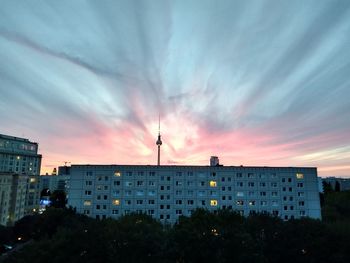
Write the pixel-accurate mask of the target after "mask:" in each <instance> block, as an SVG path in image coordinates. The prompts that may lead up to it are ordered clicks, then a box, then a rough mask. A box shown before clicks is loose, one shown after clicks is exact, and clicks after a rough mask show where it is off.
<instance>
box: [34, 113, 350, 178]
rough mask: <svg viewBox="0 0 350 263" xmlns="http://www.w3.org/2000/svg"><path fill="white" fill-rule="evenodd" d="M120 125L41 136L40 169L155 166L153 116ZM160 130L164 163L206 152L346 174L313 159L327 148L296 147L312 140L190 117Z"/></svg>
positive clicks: (223, 158) (229, 159) (187, 161)
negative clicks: (223, 128) (278, 137)
mask: <svg viewBox="0 0 350 263" xmlns="http://www.w3.org/2000/svg"><path fill="white" fill-rule="evenodd" d="M120 127H124V128H122V129H117V130H114V129H111V128H109V127H104V128H106V129H105V130H101V129H99V130H101V131H102V132H101V133H99V134H94V135H92V136H91V135H89V136H78V137H77V138H73V137H65V138H63V137H60V138H59V139H56V140H55V139H54V140H52V142H51V143H49V144H46V143H47V142H46V141H45V140H44V141H43V142H41V143H40V146H41V149H42V150H41V154H42V155H43V161H42V170H41V173H42V174H45V173H48V174H51V172H52V170H53V168H54V167H57V166H62V165H64V162H66V161H69V162H71V164H145V165H148V164H151V165H152V164H154V165H155V164H156V162H157V148H156V147H157V146H156V144H155V141H156V137H157V132H158V123H157V121H150V122H149V123H148V124H146V125H145V128H144V129H140V128H138V127H133V126H130V124H128V123H126V124H121V126H120ZM161 134H162V140H163V145H162V146H161V164H163V165H208V164H209V158H210V156H212V155H216V156H218V157H219V159H220V163H222V164H224V165H245V166H312V167H318V172H319V175H320V176H329V175H332V174H334V175H337V176H339V175H340V176H342V175H344V176H346V175H349V174H350V173H349V170H350V167H349V166H348V165H344V164H341V163H340V164H339V165H338V164H337V163H335V164H332V162H329V163H331V164H324V163H322V162H318V160H319V159H320V160H322V159H324V158H325V156H324V155H325V154H327V152H320V151H318V152H317V151H316V152H314V151H311V150H310V151H308V152H300V149H306V150H307V147H304V146H303V145H306V146H309V145H312V144H313V142H312V141H299V142H298V143H296V144H295V143H284V142H282V143H279V144H273V143H271V142H270V141H273V140H274V139H275V138H274V137H273V135H269V134H263V133H260V132H259V130H257V131H254V130H249V129H241V130H237V131H227V132H217V131H208V130H207V129H205V127H201V126H200V125H198V124H195V122H193V121H191V120H190V119H186V118H180V117H179V116H176V115H173V116H170V117H167V118H164V119H163V120H162V123H161ZM316 143H317V142H316ZM303 147H304V148H303ZM333 154H334V151H333ZM305 156H306V157H305ZM314 156H316V157H315V158H314ZM311 157H312V158H311Z"/></svg>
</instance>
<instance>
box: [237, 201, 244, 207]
mask: <svg viewBox="0 0 350 263" xmlns="http://www.w3.org/2000/svg"><path fill="white" fill-rule="evenodd" d="M236 204H237V205H238V206H242V205H243V204H244V202H243V200H237V201H236Z"/></svg>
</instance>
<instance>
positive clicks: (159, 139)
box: [156, 114, 162, 166]
mask: <svg viewBox="0 0 350 263" xmlns="http://www.w3.org/2000/svg"><path fill="white" fill-rule="evenodd" d="M156 145H157V146H158V160H157V165H158V166H159V165H160V146H161V145H162V139H161V135H160V114H159V118H158V140H157V141H156Z"/></svg>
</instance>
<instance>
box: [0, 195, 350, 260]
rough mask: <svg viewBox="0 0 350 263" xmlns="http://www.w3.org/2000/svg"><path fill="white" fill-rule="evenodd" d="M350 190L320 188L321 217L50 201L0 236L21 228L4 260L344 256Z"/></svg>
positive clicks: (349, 253) (349, 239) (349, 238)
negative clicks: (160, 213)
mask: <svg viewBox="0 0 350 263" xmlns="http://www.w3.org/2000/svg"><path fill="white" fill-rule="evenodd" d="M349 194H350V193H346V192H334V191H333V192H330V193H327V194H325V196H324V198H325V206H324V211H323V216H324V218H325V220H324V222H322V221H320V220H313V219H308V218H304V219H300V220H290V221H287V222H286V221H282V220H281V219H279V218H276V217H271V216H269V215H263V214H256V215H251V216H249V217H247V218H244V217H241V216H240V215H239V214H237V213H235V212H234V211H232V210H219V211H215V213H214V212H210V211H208V210H203V209H198V210H196V211H195V212H194V213H193V215H192V216H191V217H180V219H179V221H178V222H177V223H176V224H175V225H173V226H169V225H162V224H161V223H159V222H158V221H157V220H155V219H153V218H151V217H149V216H147V215H144V214H131V215H125V216H122V217H120V218H119V219H117V220H113V219H106V220H101V221H99V220H95V219H91V218H88V217H85V216H83V215H77V214H75V212H74V211H73V210H71V209H57V208H50V209H48V210H47V211H46V212H45V213H44V214H42V215H36V216H31V217H25V218H23V219H22V220H20V221H18V222H17V223H16V225H15V227H14V228H13V229H12V228H0V237H4V238H2V239H1V241H2V242H4V241H5V239H6V238H7V239H13V238H14V237H17V236H22V237H23V242H24V244H25V245H24V246H23V248H22V249H20V250H18V251H16V252H13V253H11V254H10V255H9V256H7V257H5V258H4V260H3V262H8V263H9V262H19V263H21V262H36V263H41V262H43V263H44V262H52V263H56V262H57V263H58V262H65V263H69V262H88V263H93V262H106V263H108V262H237V263H238V262H249V263H254V262H259V263H277V262H284V263H286V262H287V263H288V262H293V263H296V262H305V263H306V262H307V263H313V262H315V263H316V262H317V263H323V262H324V263H326V262H327V263H328V262H332V263H343V262H344V263H345V262H349V259H350V250H349V249H348V247H349V244H350V224H349V215H350V213H349V200H350V196H349ZM6 233H7V234H6ZM5 236H6V238H5ZM28 240H34V241H33V242H28ZM26 242H27V243H26Z"/></svg>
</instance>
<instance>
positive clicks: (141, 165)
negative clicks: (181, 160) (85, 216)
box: [71, 164, 317, 169]
mask: <svg viewBox="0 0 350 263" xmlns="http://www.w3.org/2000/svg"><path fill="white" fill-rule="evenodd" d="M71 166H72V167H77V166H98V167H101V166H111V167H121V166H123V167H145V168H219V169H228V168H252V169H254V168H259V169H261V168H266V169H290V168H292V169H293V168H294V169H317V167H302V166H244V165H227V166H226V165H225V166H224V165H219V166H210V165H159V166H158V165H154V164H152V165H149V164H148V165H147V164H145V165H144V164H72V165H71Z"/></svg>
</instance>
